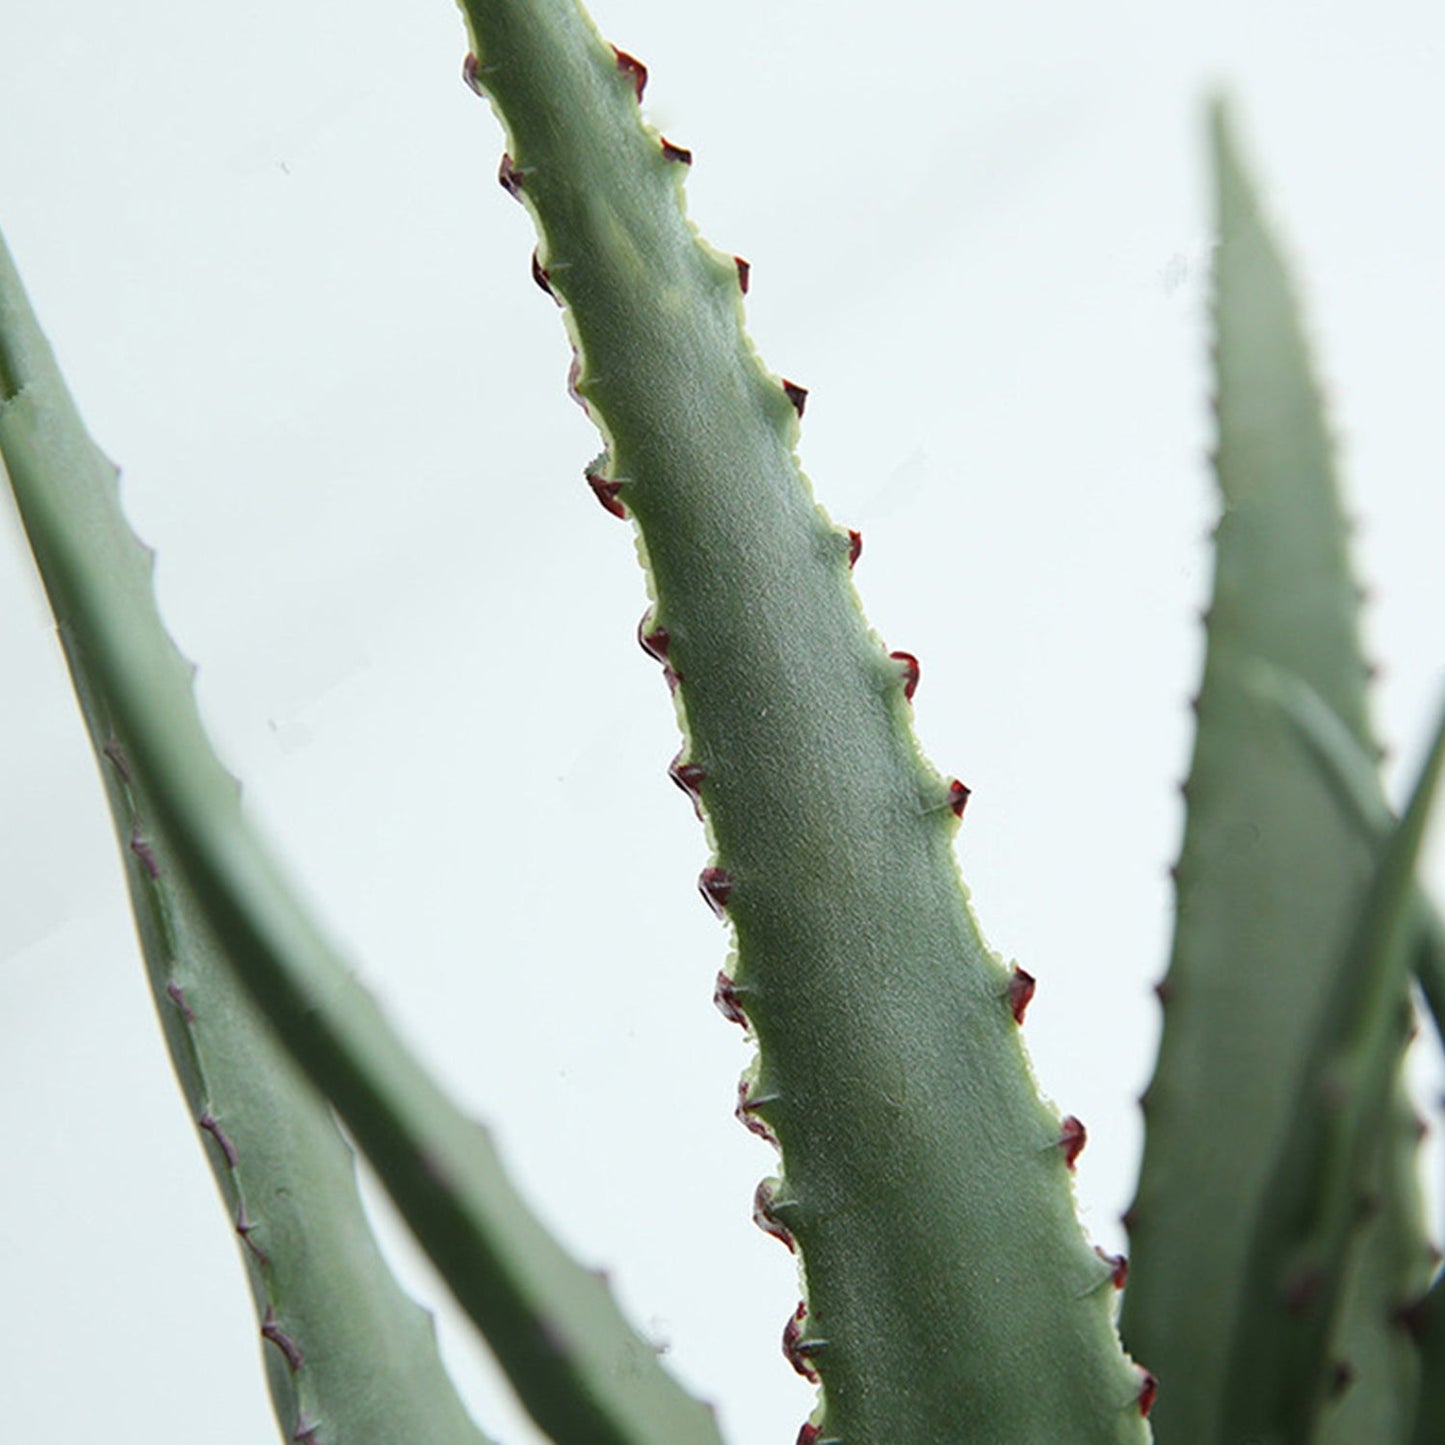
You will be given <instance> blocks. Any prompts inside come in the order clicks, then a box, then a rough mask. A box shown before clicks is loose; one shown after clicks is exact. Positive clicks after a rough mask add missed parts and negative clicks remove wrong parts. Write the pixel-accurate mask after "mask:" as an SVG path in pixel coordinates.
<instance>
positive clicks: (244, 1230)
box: [236, 1203, 271, 1264]
mask: <svg viewBox="0 0 1445 1445" xmlns="http://www.w3.org/2000/svg"><path fill="white" fill-rule="evenodd" d="M255 1227H256V1226H255V1225H254V1224H252V1223H251V1221H250V1219H249V1218H248V1217H247V1214H246V1206H245V1204H244V1203H243V1204H242V1205H241V1206H240V1208H239V1209H237V1211H236V1233H237V1234H239V1235H240V1236H241V1243H242V1244H244V1245H245V1246H246V1248H247V1249H249V1250H250V1251H251V1253H252V1254H254V1255H255V1256H256V1262H257V1264H270V1263H271V1257H270V1255H268V1254H267V1253H266V1251H265V1250H264V1249H262V1248H261V1246H260V1245H259V1244H257V1243H256V1241H255V1240H254V1239H252V1238H251V1231H252V1230H253V1229H254V1228H255Z"/></svg>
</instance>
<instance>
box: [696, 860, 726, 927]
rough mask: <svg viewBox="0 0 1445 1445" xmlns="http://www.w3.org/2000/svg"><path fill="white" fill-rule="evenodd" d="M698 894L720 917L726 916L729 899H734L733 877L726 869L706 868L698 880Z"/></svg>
mask: <svg viewBox="0 0 1445 1445" xmlns="http://www.w3.org/2000/svg"><path fill="white" fill-rule="evenodd" d="M697 888H698V892H699V893H701V894H702V896H703V897H704V898H705V899H706V900H707V906H708V907H709V908H711V909H712V911H713V912H714V913H715V914H716V915H717V916H718V917H719V918H722V917H724V916H725V914H726V911H727V906H728V899H729V898H731V897H732V891H733V876H732V874H731V873H729V872H728V871H727V870H726V869H725V868H704V869H703V870H702V872H701V873H699V874H698V878H697Z"/></svg>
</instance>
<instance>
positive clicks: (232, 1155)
mask: <svg viewBox="0 0 1445 1445" xmlns="http://www.w3.org/2000/svg"><path fill="white" fill-rule="evenodd" d="M196 1123H197V1124H199V1125H200V1127H201V1128H202V1129H204V1130H205V1131H206V1133H207V1134H209V1135H210V1136H211V1138H212V1139H214V1140H215V1141H216V1143H217V1145H219V1146H220V1150H221V1153H222V1154H224V1155H225V1156H226V1163H227V1164H228V1165H229V1166H230V1167H231V1168H232V1169H234V1168H235V1167H236V1163H237V1160H238V1159H239V1157H240V1156H239V1155H238V1154H237V1153H236V1146H235V1145H234V1144H233V1143H231V1140H230V1138H229V1136H228V1135H227V1134H226V1131H225V1130H224V1129H222V1128H221V1126H220V1125H219V1124H218V1123H217V1122H216V1120H215V1118H214V1117H213V1116H212V1114H211V1113H210V1111H209V1110H207V1111H206V1113H204V1114H202V1115H201V1117H200V1118H199V1119H197V1120H196Z"/></svg>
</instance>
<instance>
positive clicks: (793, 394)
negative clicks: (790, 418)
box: [783, 377, 808, 416]
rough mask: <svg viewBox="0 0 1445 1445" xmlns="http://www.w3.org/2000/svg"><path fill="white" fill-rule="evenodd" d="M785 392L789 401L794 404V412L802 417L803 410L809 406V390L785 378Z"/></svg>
mask: <svg viewBox="0 0 1445 1445" xmlns="http://www.w3.org/2000/svg"><path fill="white" fill-rule="evenodd" d="M783 390H784V391H785V392H787V394H788V400H789V401H790V402H792V403H793V410H794V411H795V412H797V413H798V415H799V416H802V414H803V408H804V407H805V406H806V405H807V404H808V388H807V387H806V386H799V385H798V383H797V382H796V381H789V380H788V379H787V378H786V377H784V378H783Z"/></svg>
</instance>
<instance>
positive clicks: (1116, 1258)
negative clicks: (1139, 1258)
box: [1094, 1244, 1129, 1289]
mask: <svg viewBox="0 0 1445 1445" xmlns="http://www.w3.org/2000/svg"><path fill="white" fill-rule="evenodd" d="M1094 1253H1095V1254H1097V1255H1098V1256H1099V1258H1100V1259H1102V1260H1103V1261H1104V1263H1105V1264H1107V1265H1108V1266H1109V1283H1110V1284H1112V1285H1113V1286H1114V1288H1115V1289H1123V1288H1124V1286H1125V1285H1126V1284H1127V1283H1128V1282H1129V1261H1128V1260H1127V1259H1126V1258H1125V1257H1124V1256H1123V1255H1122V1254H1110V1253H1108V1251H1107V1250H1103V1249H1100V1248H1099V1246H1098V1245H1097V1244H1096V1245H1095V1246H1094Z"/></svg>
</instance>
